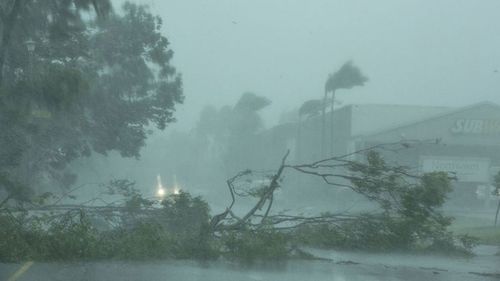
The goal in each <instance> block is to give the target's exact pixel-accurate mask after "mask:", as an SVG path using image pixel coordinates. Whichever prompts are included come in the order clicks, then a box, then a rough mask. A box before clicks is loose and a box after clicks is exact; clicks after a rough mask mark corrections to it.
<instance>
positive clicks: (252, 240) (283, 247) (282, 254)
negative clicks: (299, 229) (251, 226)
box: [222, 227, 289, 262]
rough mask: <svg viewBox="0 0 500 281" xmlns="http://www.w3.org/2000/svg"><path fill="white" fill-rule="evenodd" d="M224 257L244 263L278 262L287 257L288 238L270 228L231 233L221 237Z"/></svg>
mask: <svg viewBox="0 0 500 281" xmlns="http://www.w3.org/2000/svg"><path fill="white" fill-rule="evenodd" d="M222 241H223V243H224V248H225V250H224V255H225V256H226V257H228V258H237V259H240V260H241V261H244V262H252V261H254V260H256V259H268V260H279V259H284V258H287V257H288V253H289V247H288V242H289V237H287V235H286V234H284V233H282V232H279V231H276V230H275V229H273V228H270V227H264V228H262V229H259V230H256V231H252V230H241V231H232V232H229V233H226V234H225V236H223V237H222Z"/></svg>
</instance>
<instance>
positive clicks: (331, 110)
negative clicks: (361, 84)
mask: <svg viewBox="0 0 500 281" xmlns="http://www.w3.org/2000/svg"><path fill="white" fill-rule="evenodd" d="M334 106H335V90H333V91H332V104H331V105H330V148H331V151H330V153H331V155H333V152H334V148H335V144H334V143H333V134H334V133H333V130H334V129H333V127H334V126H333V109H334Z"/></svg>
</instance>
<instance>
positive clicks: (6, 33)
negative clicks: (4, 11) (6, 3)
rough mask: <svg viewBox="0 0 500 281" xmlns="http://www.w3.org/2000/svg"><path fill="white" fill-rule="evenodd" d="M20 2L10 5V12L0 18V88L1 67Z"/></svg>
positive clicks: (18, 0)
mask: <svg viewBox="0 0 500 281" xmlns="http://www.w3.org/2000/svg"><path fill="white" fill-rule="evenodd" d="M21 2H22V0H15V1H14V4H13V5H12V10H11V11H10V13H9V14H8V16H6V17H5V18H2V25H3V29H2V41H1V43H0V86H1V85H2V83H3V67H4V65H5V58H6V55H7V49H8V48H9V45H10V38H11V35H12V30H13V29H14V25H15V23H16V20H17V16H18V15H19V11H20V10H21Z"/></svg>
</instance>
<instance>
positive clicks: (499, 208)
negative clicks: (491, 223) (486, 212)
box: [495, 199, 500, 226]
mask: <svg viewBox="0 0 500 281" xmlns="http://www.w3.org/2000/svg"><path fill="white" fill-rule="evenodd" d="M499 211H500V199H499V200H498V206H497V213H496V214H495V226H497V221H498V212H499Z"/></svg>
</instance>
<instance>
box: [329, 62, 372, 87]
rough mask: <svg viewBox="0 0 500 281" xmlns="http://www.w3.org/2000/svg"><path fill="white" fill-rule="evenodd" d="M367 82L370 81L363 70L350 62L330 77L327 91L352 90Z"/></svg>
mask: <svg viewBox="0 0 500 281" xmlns="http://www.w3.org/2000/svg"><path fill="white" fill-rule="evenodd" d="M366 81H368V77H366V76H364V75H363V74H362V73H361V70H360V69H359V68H358V67H357V66H354V65H353V63H352V61H348V62H346V63H344V65H342V67H341V68H340V69H339V70H338V71H337V72H335V73H334V74H330V75H329V76H328V79H327V80H326V83H325V91H327V92H332V91H335V90H337V89H351V88H352V87H355V86H363V85H364V84H365V82H366Z"/></svg>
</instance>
